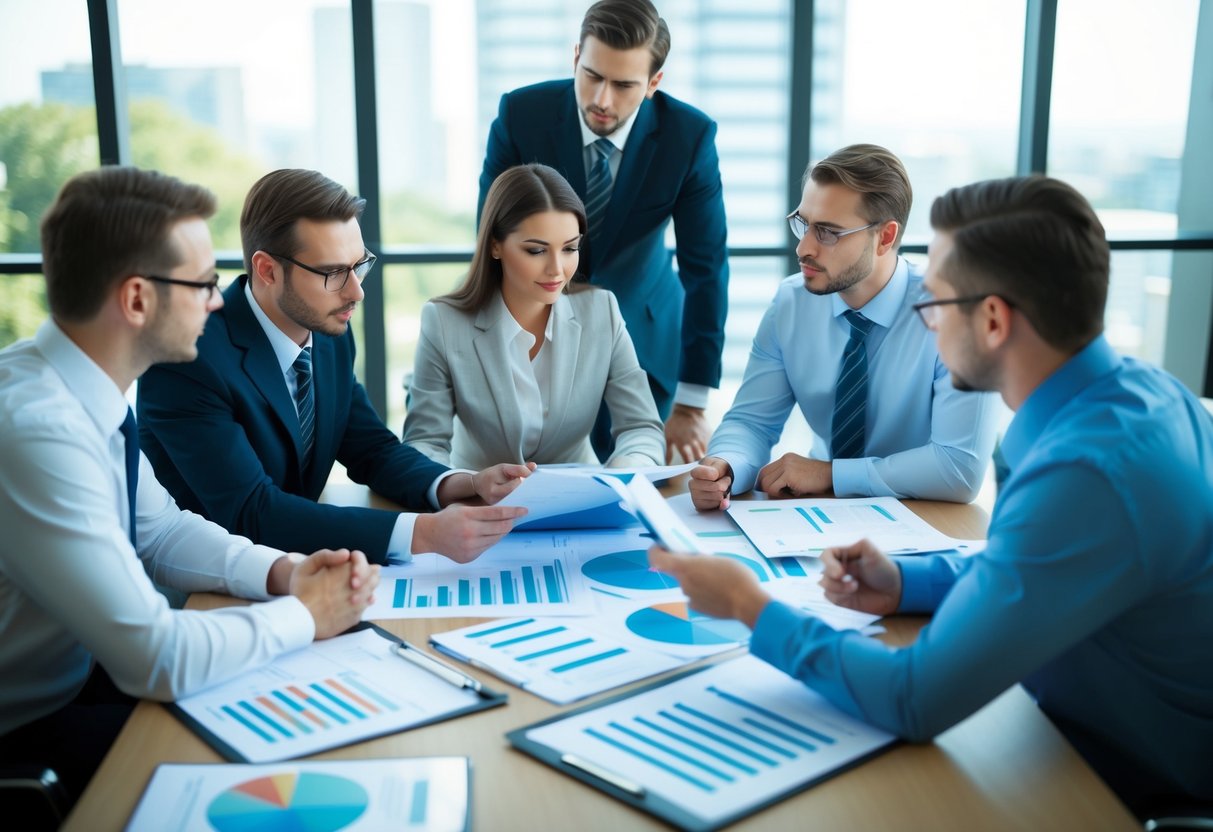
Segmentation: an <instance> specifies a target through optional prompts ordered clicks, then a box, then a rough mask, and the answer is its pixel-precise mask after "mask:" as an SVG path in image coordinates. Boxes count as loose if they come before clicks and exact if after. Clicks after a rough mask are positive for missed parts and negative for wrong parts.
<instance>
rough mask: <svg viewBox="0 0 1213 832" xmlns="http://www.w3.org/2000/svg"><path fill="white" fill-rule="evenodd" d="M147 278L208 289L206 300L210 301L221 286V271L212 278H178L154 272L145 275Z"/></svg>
mask: <svg viewBox="0 0 1213 832" xmlns="http://www.w3.org/2000/svg"><path fill="white" fill-rule="evenodd" d="M143 277H144V279H146V280H154V281H155V282H156V283H172V284H173V285H174V286H193V287H194V288H195V289H206V300H207V303H210V300H211V298H213V297H214V296H215V292H216V291H217V290H218V288H219V272H215V276H214V277H212V278H211V279H210V280H201V281H199V280H178V279H177V278H175V277H159V276H157V275H154V274H145V275H143Z"/></svg>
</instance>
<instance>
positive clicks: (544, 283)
mask: <svg viewBox="0 0 1213 832" xmlns="http://www.w3.org/2000/svg"><path fill="white" fill-rule="evenodd" d="M580 246H581V231H580V229H579V228H578V225H577V215H576V214H571V213H568V212H561V211H544V212H542V213H539V214H532V215H531V216H529V217H527V218H526V219H525V220H523V221H522V223H521V224H520V225H519V226H518V227H517V228H516V229H514V231H513V233H512V234H510V235H509V236H508V237H506V238H505V239H504V240H501V241H500V242H499V241H497V240H494V241H493V243H492V255H493V257H494V259H497V260H500V261H501V276H502V277H501V293H502V295H503V296H504V297H505V302H506V306H508V307H509V308H510V310H511V311H514V310H515V309H516V308H518V309H521V308H523V307H534V306H537V305H547V306H550V305H551V304H553V303H555V302H556V299H557V298H558V297H560V293H561V291H563V290H564V287H565V284H567V283H568V282H569V281H570V280H572V278H573V275H574V274H575V273H576V271H577V263H578V260H579V259H580V252H579V249H580Z"/></svg>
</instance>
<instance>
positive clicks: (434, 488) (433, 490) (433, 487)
mask: <svg viewBox="0 0 1213 832" xmlns="http://www.w3.org/2000/svg"><path fill="white" fill-rule="evenodd" d="M476 473H477V472H476V471H469V470H467V469H466V468H452V469H451V470H449V471H446V472H444V473H441V474H439V475H438V476H437V477H435V478H434V481H433V482H432V483H430V490H429V491H427V492H426V495H425V496H426V498H427V499H428V500H429V501H430V508H432V509H434V510H435V511H438V510H439V509H441V508H442V506H440V505H438V486H440V485H442V481H443V480H445V479H446V478H447V477H449V476H450V475H451V474H468V475H470V476H475V475H476ZM409 528H410V529H412V526H410V527H409ZM412 536H413V533H412V531H410V532H409V537H410V538H411V537H412Z"/></svg>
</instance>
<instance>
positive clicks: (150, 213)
mask: <svg viewBox="0 0 1213 832" xmlns="http://www.w3.org/2000/svg"><path fill="white" fill-rule="evenodd" d="M214 213H215V195H214V194H212V193H211V192H210V191H208V190H207V189H206V188H203V187H201V186H199V185H190V184H188V183H185V182H182V181H181V180H180V179H175V178H173V177H172V176H166V175H165V174H163V173H158V172H156V171H152V170H140V169H138V168H132V167H114V166H107V167H103V168H98V169H97V170H90V171H86V172H84V173H80V174H77V175H76V176H73V177H72V178H71V179H69V180H68V181H67V183H66V184H64V186H63V187H62V188H61V189H60V190H59V195H58V196H56V197H55V201H54V203H53V204H52V205H51V207H50V208H49V209H48V210H47V212H46V214H45V215H43V217H42V271H43V274H44V275H45V276H46V300H47V305H48V306H50V310H51V315H53V316H54V317H55V318H56V319H58V320H61V321H71V322H80V321H88V320H91V319H92V318H93V317H94V316H96V314H97V312H98V311H100V309H101V307H102V305H103V304H104V303H105V298H106V295H107V294H109V292H110V290H111V289H112V288H113V287H114V286H115V285H116V284H117V283H118V282H119V281H122V280H125V279H126V278H128V277H130V276H131V275H147V274H164V273H166V272H170V271H172V270H173V269H175V268H177V266H179V265H181V263H182V262H183V260H182V253H181V252H180V251H178V250H177V247H176V246H175V245H173V242H172V239H171V236H170V235H171V234H172V229H173V226H175V225H176V224H177V223H178V222H180V221H181V220H185V219H192V218H199V219H207V218H208V217H210V216H211V215H212V214H214Z"/></svg>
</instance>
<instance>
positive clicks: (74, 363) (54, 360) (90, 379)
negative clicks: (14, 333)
mask: <svg viewBox="0 0 1213 832" xmlns="http://www.w3.org/2000/svg"><path fill="white" fill-rule="evenodd" d="M34 344H35V345H36V346H37V347H38V351H39V352H41V353H42V355H43V356H44V357H45V358H46V361H47V363H48V364H50V365H51V366H52V367H53V368H54V369H55V372H57V373H58V374H59V377H60V378H62V379H63V381H64V383H65V384H66V385H67V388H68V390H70V391H71V392H72V395H74V396H75V397H76V398H77V399H79V400H80V401H81V402H87V406H86V407H85V411H86V412H87V413H88V415H89V417H90V418H91V419H92V420H93V422H94V423H95V424H96V425H97V430H98V431H100V432H101V435H102V436H111V435H113V434H114V433H116V432H117V430H118V428H119V427H120V426H121V425H122V422H123V420H125V419H126V411H127V409H128V408H129V407H130V404H129V403H128V402H127V400H126V396H125V395H124V394H123V391H121V390H119V389H118V385H117V384H114V380H113V379H112V378H110V377H109V375H108V374H107V373H106V372H105V370H103V369H101V367H99V366H98V365H97V362H95V361H93V359H91V358H89V356H88V354H87V353H85V352H84V350H82V349H80V347H78V346H76V343H75V342H74V341H72V339H71V338H69V337H68V336H67V333H65V332H64V331H63V330H62V329H60V328H59V325H58V324H56V323H55V322H54V320H53V319H50V318H48V319H47V320H46V321H44V322H43V323H42V326H40V327H38V332H37V333H36V334H35V335H34Z"/></svg>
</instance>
